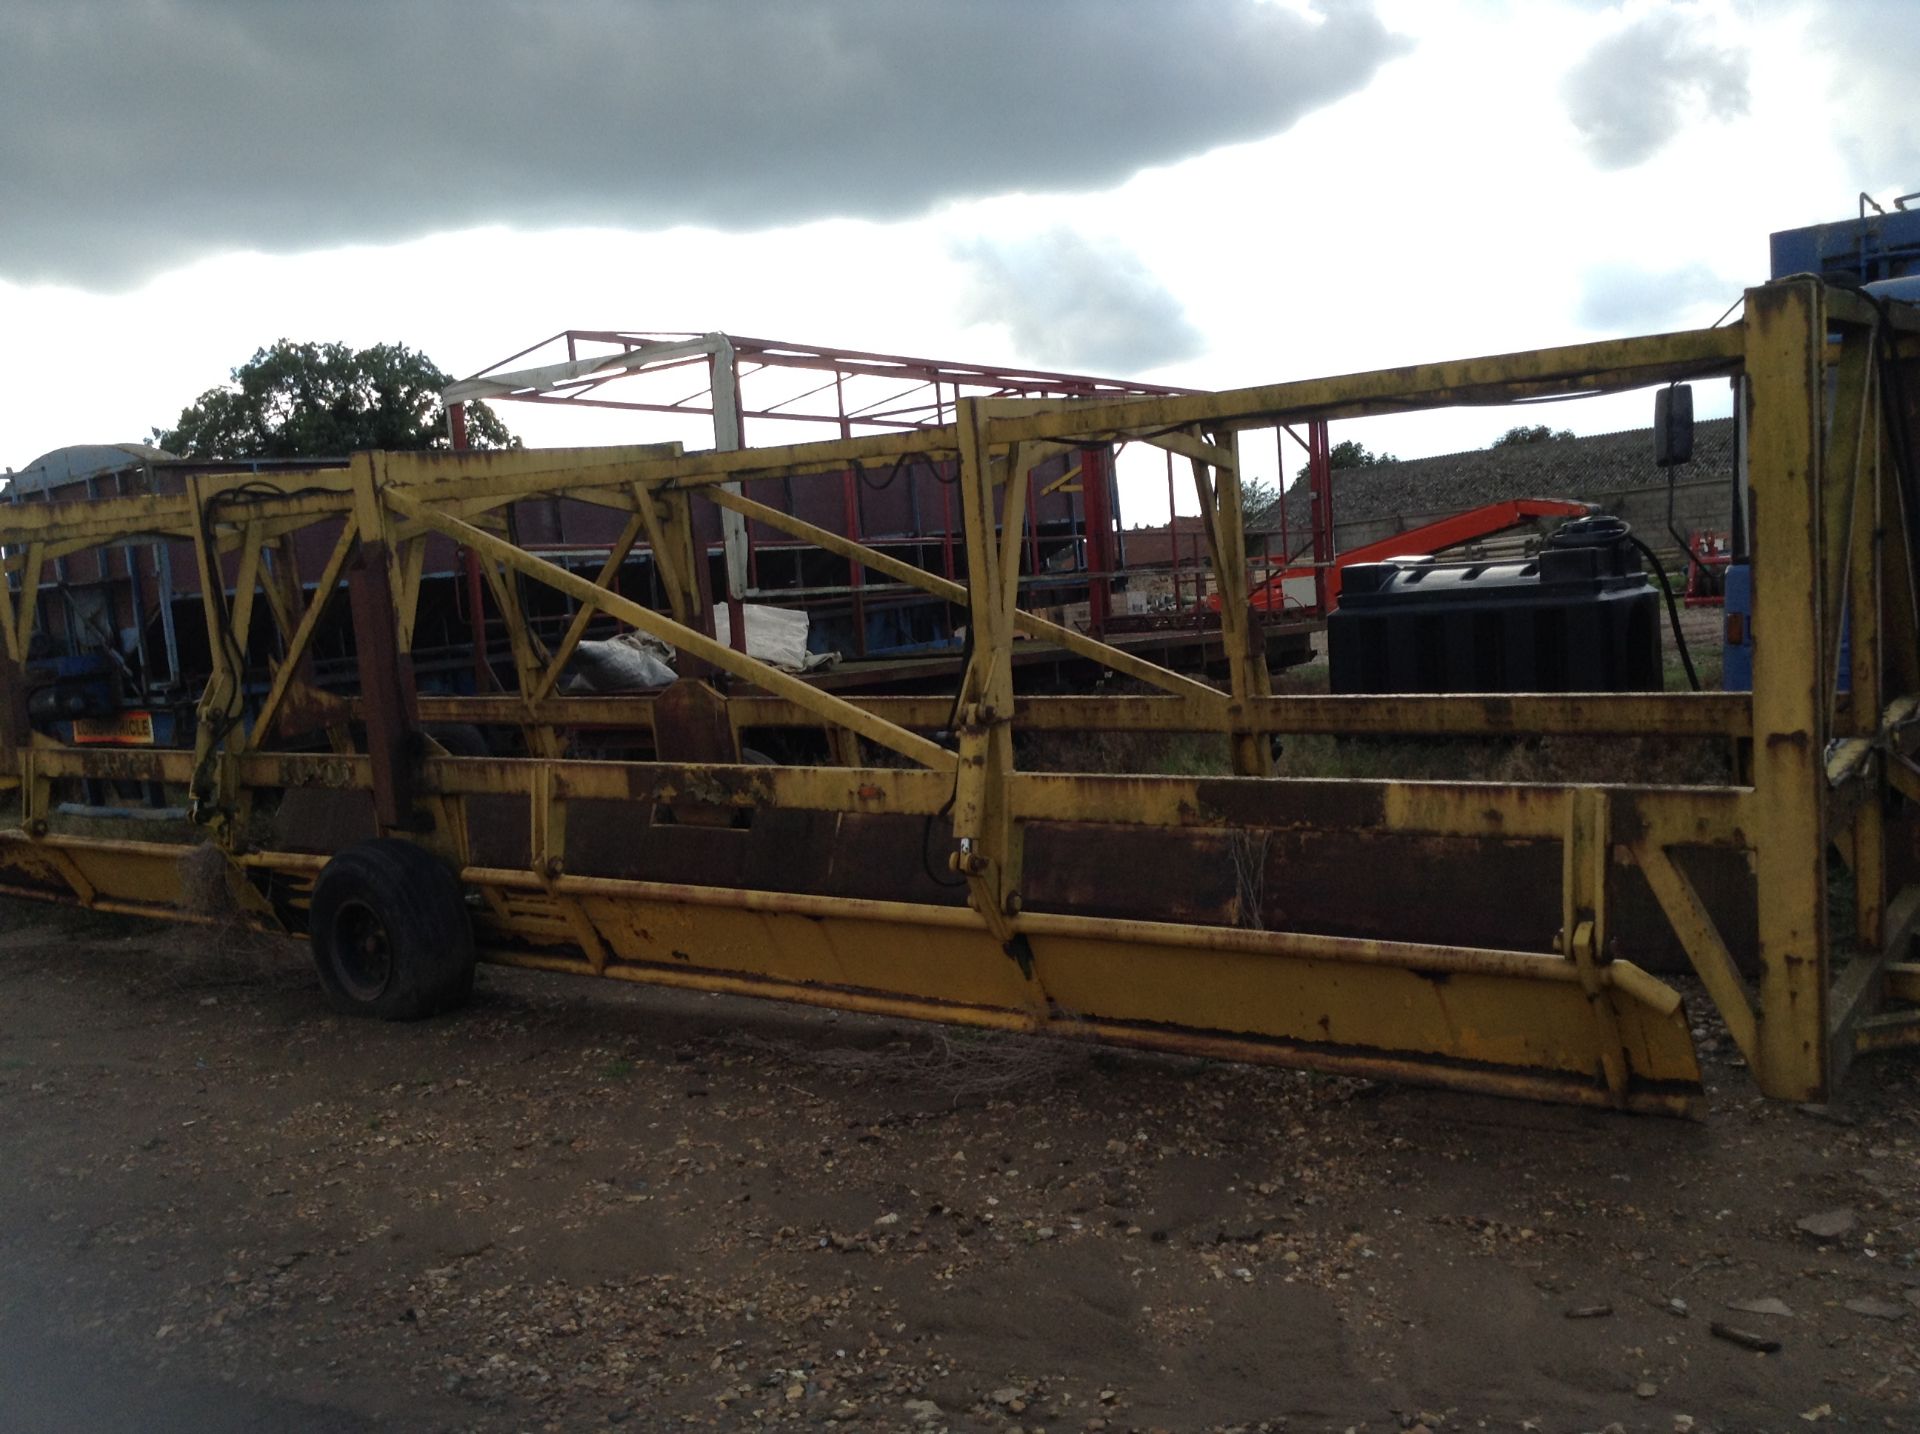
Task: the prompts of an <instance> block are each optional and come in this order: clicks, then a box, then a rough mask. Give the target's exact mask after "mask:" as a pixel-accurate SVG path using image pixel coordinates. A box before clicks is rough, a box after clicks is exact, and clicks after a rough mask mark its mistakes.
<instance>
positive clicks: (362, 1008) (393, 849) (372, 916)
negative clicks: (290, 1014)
mask: <svg viewBox="0 0 1920 1434" xmlns="http://www.w3.org/2000/svg"><path fill="white" fill-rule="evenodd" d="M307 935H308V940H309V941H310V942H311V944H312V946H313V964H314V967H315V969H316V970H317V971H318V972H319V973H320V985H321V988H322V989H323V990H324V991H325V992H326V994H327V999H328V1000H329V1001H331V1002H332V1003H333V1006H334V1009H336V1010H338V1011H341V1012H343V1013H345V1014H347V1015H352V1016H373V1017H375V1018H377V1019H379V1020H382V1021H417V1020H420V1019H422V1018H423V1017H426V1016H431V1015H435V1014H437V1013H439V1012H441V1011H449V1010H452V1009H453V1008H454V1007H456V1006H459V1005H462V1004H464V1003H465V1002H466V1000H467V998H468V997H469V996H471V995H472V994H473V968H474V954H473V924H472V922H471V921H470V920H469V919H468V917H467V904H466V901H465V899H464V897H463V896H462V895H461V891H460V883H459V882H458V881H457V880H456V879H455V877H454V874H453V872H452V871H450V870H449V869H448V868H447V867H446V865H445V864H444V863H442V862H441V861H440V859H439V858H438V857H436V856H434V855H433V854H432V853H431V852H429V851H427V850H426V849H425V848H424V847H418V846H415V845H414V844H413V843H412V842H409V841H399V840H396V839H395V838H392V837H379V838H376V839H375V840H373V841H363V842H360V843H358V844H357V845H354V846H350V847H348V848H346V850H344V851H341V852H339V853H337V854H336V855H335V856H334V858H333V859H332V860H331V861H329V862H328V863H327V864H326V866H325V867H324V868H322V870H321V872H320V879H319V881H317V882H315V883H314V887H313V901H312V904H311V906H310V907H309V908H308V925H307Z"/></svg>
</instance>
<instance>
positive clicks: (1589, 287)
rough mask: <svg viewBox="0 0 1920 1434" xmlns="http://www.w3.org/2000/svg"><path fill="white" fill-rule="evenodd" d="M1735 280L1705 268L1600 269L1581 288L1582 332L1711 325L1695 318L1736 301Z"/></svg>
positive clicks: (1606, 266) (1622, 266)
mask: <svg viewBox="0 0 1920 1434" xmlns="http://www.w3.org/2000/svg"><path fill="white" fill-rule="evenodd" d="M1741 289H1742V285H1741V283H1740V281H1739V280H1736V279H1727V278H1723V277H1721V276H1720V275H1719V274H1716V273H1715V272H1714V271H1713V270H1712V269H1710V268H1708V267H1707V266H1706V265H1705V264H1687V265H1683V266H1682V267H1680V268H1677V269H1649V268H1646V267H1644V266H1642V265H1638V264H1601V265H1598V266H1596V267H1595V268H1592V269H1589V270H1588V271H1587V272H1586V274H1585V276H1584V277H1583V278H1582V281H1581V286H1580V310H1579V319H1580V323H1581V325H1582V326H1583V327H1585V328H1588V329H1593V330H1597V331H1599V332H1602V333H1612V334H1638V333H1652V332H1655V331H1659V330H1667V329H1678V328H1682V327H1684V326H1685V325H1687V324H1688V323H1691V322H1696V321H1698V322H1711V316H1709V317H1708V318H1707V319H1704V320H1703V319H1701V316H1700V313H1699V312H1697V311H1698V310H1700V309H1701V308H1702V307H1703V306H1710V307H1711V308H1713V309H1714V310H1716V311H1718V310H1719V309H1722V308H1724V307H1725V306H1726V305H1728V304H1730V303H1732V302H1733V301H1734V300H1735V299H1737V298H1739V297H1740V293H1741Z"/></svg>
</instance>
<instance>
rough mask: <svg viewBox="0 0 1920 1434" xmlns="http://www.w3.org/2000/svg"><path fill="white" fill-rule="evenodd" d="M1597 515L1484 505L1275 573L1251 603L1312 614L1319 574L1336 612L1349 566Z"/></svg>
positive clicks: (1561, 504) (1576, 507) (1558, 506)
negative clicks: (1292, 589)
mask: <svg viewBox="0 0 1920 1434" xmlns="http://www.w3.org/2000/svg"><path fill="white" fill-rule="evenodd" d="M1593 511H1594V508H1593V505H1592V504H1591V503H1581V502H1577V501H1575V500H1573V499H1571V498H1508V499H1505V500H1503V501H1501V502H1498V503H1483V504H1482V505H1481V506H1479V507H1478V508H1469V509H1467V510H1466V511H1465V512H1464V513H1454V514H1451V515H1450V516H1448V517H1445V518H1439V519H1436V520H1435V521H1434V522H1431V523H1423V524H1422V525H1421V526H1420V527H1418V528H1409V529H1407V530H1406V531H1405V532H1403V533H1395V534H1394V535H1393V536H1392V537H1390V538H1382V539H1380V540H1379V541H1378V542H1374V543H1363V544H1361V545H1360V546H1359V547H1357V548H1349V549H1347V551H1345V552H1344V553H1340V554H1338V555H1337V556H1335V557H1334V558H1333V559H1332V561H1331V562H1329V563H1325V564H1324V565H1323V564H1320V563H1303V564H1300V565H1298V566H1295V567H1290V568H1287V569H1286V570H1284V571H1282V572H1278V573H1274V574H1272V575H1271V576H1270V577H1268V578H1267V579H1266V581H1264V582H1262V583H1259V584H1257V585H1255V587H1254V589H1253V591H1252V593H1251V595H1250V601H1251V603H1252V605H1253V607H1254V609H1255V611H1257V612H1275V611H1280V610H1282V609H1284V608H1285V607H1286V606H1287V605H1288V604H1292V605H1293V606H1294V607H1295V608H1298V609H1300V610H1301V611H1303V612H1309V613H1311V612H1313V611H1314V609H1315V607H1316V605H1317V599H1311V598H1310V594H1311V592H1312V591H1313V590H1314V588H1315V578H1316V574H1317V573H1318V572H1321V571H1324V572H1325V575H1326V581H1325V585H1324V586H1325V591H1326V605H1325V610H1324V611H1325V612H1331V611H1333V609H1334V608H1336V607H1338V606H1339V605H1340V578H1341V574H1342V572H1343V571H1344V570H1345V569H1346V567H1347V566H1348V565H1349V564H1352V563H1377V562H1381V561H1383V560H1385V559H1387V558H1394V557H1404V556H1405V555H1407V554H1409V553H1441V552H1445V551H1446V550H1447V549H1448V548H1457V547H1459V546H1460V545H1461V544H1462V543H1471V542H1473V541H1475V540H1476V539H1479V538H1490V537H1492V536H1494V535H1495V534H1496V533H1504V532H1506V531H1507V530H1508V529H1510V528H1518V527H1521V526H1523V525H1524V524H1526V523H1528V522H1530V521H1531V520H1533V519H1535V518H1579V517H1584V516H1585V515H1587V514H1589V513H1591V512H1593ZM1289 583H1294V584H1297V585H1298V586H1299V587H1300V589H1302V590H1303V591H1302V592H1301V593H1300V594H1299V595H1297V596H1296V595H1293V594H1289V593H1288V591H1287V585H1288V584H1289ZM1207 605H1208V606H1209V607H1211V608H1214V609H1218V607H1219V606H1220V599H1219V596H1218V595H1217V594H1216V595H1215V596H1213V597H1210V598H1208V599H1207ZM1322 615H1324V613H1323V614H1322Z"/></svg>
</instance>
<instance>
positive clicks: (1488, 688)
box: [1327, 518, 1663, 692]
mask: <svg viewBox="0 0 1920 1434" xmlns="http://www.w3.org/2000/svg"><path fill="white" fill-rule="evenodd" d="M1327 658H1328V664H1329V666H1330V668H1331V685H1332V688H1333V690H1334V691H1335V692H1657V691H1659V690H1660V689H1661V687H1662V686H1663V674H1662V669H1661V664H1660V596H1659V594H1658V592H1656V591H1655V589H1654V588H1653V586H1652V584H1651V583H1649V582H1648V581H1647V577H1646V574H1645V573H1644V572H1643V571H1642V569H1641V566H1640V554H1639V552H1638V551H1637V550H1636V549H1635V548H1634V546H1633V544H1632V543H1631V541H1629V539H1628V537H1627V530H1626V525H1625V524H1623V523H1621V522H1620V521H1619V520H1618V519H1613V518H1600V519H1588V518H1582V519H1576V520H1574V521H1573V522H1571V523H1567V524H1563V525H1562V527H1561V529H1560V530H1559V531H1558V532H1557V533H1555V534H1554V535H1553V537H1552V538H1551V539H1549V540H1548V545H1547V546H1546V547H1545V548H1543V549H1542V550H1541V552H1540V554H1539V555H1538V556H1537V557H1535V558H1532V559H1530V560H1525V561H1513V562H1498V563H1487V562H1482V563H1436V562H1433V561H1432V560H1430V559H1426V558H1396V559H1394V560H1392V561H1390V562H1384V563H1356V564H1354V565H1353V566H1352V567H1349V568H1348V569H1347V570H1346V572H1345V574H1344V575H1343V576H1342V578H1341V582H1340V606H1339V607H1338V608H1337V609H1335V610H1334V613H1333V615H1332V616H1331V617H1330V618H1328V620H1327Z"/></svg>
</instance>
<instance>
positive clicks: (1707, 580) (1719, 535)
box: [1685, 528, 1733, 607]
mask: <svg viewBox="0 0 1920 1434" xmlns="http://www.w3.org/2000/svg"><path fill="white" fill-rule="evenodd" d="M1732 561H1733V537H1732V535H1731V534H1730V533H1726V532H1723V531H1719V530H1716V529H1712V528H1695V529H1694V530H1693V531H1692V532H1691V533H1688V534H1687V594H1686V599H1685V601H1686V604H1687V606H1688V607H1721V606H1724V605H1725V603H1726V600H1727V564H1728V563H1730V562H1732Z"/></svg>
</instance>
